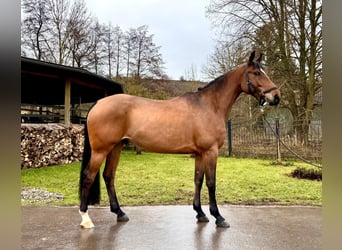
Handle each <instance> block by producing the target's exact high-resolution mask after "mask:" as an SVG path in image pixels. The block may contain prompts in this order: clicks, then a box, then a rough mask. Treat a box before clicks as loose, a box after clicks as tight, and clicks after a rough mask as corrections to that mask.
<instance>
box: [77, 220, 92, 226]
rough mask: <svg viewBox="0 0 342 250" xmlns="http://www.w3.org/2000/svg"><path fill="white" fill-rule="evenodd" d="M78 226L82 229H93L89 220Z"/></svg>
mask: <svg viewBox="0 0 342 250" xmlns="http://www.w3.org/2000/svg"><path fill="white" fill-rule="evenodd" d="M80 225H81V227H82V228H93V227H95V226H94V224H93V222H92V221H91V220H88V221H83V222H82V223H81V224H80Z"/></svg>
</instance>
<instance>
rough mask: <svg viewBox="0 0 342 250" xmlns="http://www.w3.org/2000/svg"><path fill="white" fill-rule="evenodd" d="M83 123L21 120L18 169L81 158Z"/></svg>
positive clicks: (64, 162)
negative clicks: (19, 163) (71, 123)
mask: <svg viewBox="0 0 342 250" xmlns="http://www.w3.org/2000/svg"><path fill="white" fill-rule="evenodd" d="M83 130H84V127H83V125H75V124H73V125H70V126H66V125H64V124H21V169H26V168H39V167H43V166H50V165H59V164H67V163H71V162H75V161H81V160H82V152H83V145H84V141H83V138H84V134H83V133H84V132H83Z"/></svg>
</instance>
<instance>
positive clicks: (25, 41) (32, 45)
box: [21, 0, 49, 60]
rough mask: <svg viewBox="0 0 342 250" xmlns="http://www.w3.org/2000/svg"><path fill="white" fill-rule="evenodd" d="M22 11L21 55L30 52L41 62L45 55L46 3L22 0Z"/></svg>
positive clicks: (40, 0) (39, 0)
mask: <svg viewBox="0 0 342 250" xmlns="http://www.w3.org/2000/svg"><path fill="white" fill-rule="evenodd" d="M22 9H23V13H24V15H25V17H24V19H23V21H22V24H21V26H22V28H21V30H22V36H21V38H22V46H23V49H22V54H25V52H32V53H33V54H34V57H35V58H37V59H38V60H43V59H44V55H45V48H44V45H43V42H44V33H45V32H46V31H47V29H48V27H47V23H48V22H49V16H48V14H47V6H46V1H43V0H38V1H37V0H23V1H22Z"/></svg>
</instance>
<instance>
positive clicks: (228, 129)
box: [227, 119, 233, 157]
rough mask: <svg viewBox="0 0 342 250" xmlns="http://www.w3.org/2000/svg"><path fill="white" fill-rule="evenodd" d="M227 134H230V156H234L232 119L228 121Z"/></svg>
mask: <svg viewBox="0 0 342 250" xmlns="http://www.w3.org/2000/svg"><path fill="white" fill-rule="evenodd" d="M227 135H228V157H230V156H232V150H233V148H232V121H231V119H228V121H227Z"/></svg>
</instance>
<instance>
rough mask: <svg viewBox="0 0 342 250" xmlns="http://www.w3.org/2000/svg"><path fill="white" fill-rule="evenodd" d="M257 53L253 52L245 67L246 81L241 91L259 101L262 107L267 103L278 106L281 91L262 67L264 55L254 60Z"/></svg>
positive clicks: (242, 84)
mask: <svg viewBox="0 0 342 250" xmlns="http://www.w3.org/2000/svg"><path fill="white" fill-rule="evenodd" d="M254 57H255V51H253V52H252V53H251V55H250V57H249V59H248V62H247V64H246V65H245V66H244V75H245V76H244V80H243V81H242V83H241V89H242V91H244V92H245V93H247V94H250V95H252V96H254V97H255V98H257V99H258V101H259V104H260V105H261V106H263V105H265V104H266V103H268V104H270V105H277V104H278V103H279V102H280V91H279V89H278V88H277V87H276V85H275V84H274V83H273V82H272V81H271V80H270V78H269V77H268V76H267V74H266V73H265V71H264V70H263V68H262V65H261V58H262V54H260V56H259V58H258V59H256V60H254Z"/></svg>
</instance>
